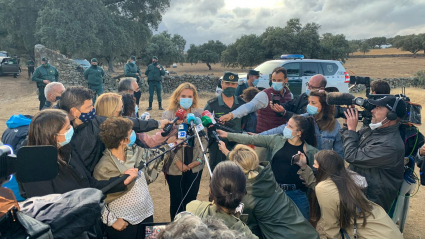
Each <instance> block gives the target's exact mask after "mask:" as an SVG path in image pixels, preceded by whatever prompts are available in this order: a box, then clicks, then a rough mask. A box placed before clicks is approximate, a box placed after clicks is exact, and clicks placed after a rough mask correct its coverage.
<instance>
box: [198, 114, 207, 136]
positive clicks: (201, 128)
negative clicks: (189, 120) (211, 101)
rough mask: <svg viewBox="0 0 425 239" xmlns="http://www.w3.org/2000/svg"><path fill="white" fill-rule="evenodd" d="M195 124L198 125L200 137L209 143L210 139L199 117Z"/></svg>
mask: <svg viewBox="0 0 425 239" xmlns="http://www.w3.org/2000/svg"><path fill="white" fill-rule="evenodd" d="M195 123H196V126H195V127H196V130H197V131H198V134H199V136H201V137H204V138H205V139H206V140H207V141H208V137H207V135H206V134H205V131H204V129H205V128H204V126H203V125H202V120H201V119H200V118H199V117H196V120H195Z"/></svg>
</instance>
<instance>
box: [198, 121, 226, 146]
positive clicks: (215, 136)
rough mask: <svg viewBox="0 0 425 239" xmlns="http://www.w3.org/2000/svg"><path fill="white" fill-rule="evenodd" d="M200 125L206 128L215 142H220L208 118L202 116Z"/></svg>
mask: <svg viewBox="0 0 425 239" xmlns="http://www.w3.org/2000/svg"><path fill="white" fill-rule="evenodd" d="M201 120H202V125H203V126H205V127H207V129H208V132H209V133H210V135H212V137H213V138H214V139H215V140H216V141H217V142H220V141H221V139H220V138H219V137H218V134H217V132H216V129H215V126H214V124H213V123H212V121H211V119H210V118H209V117H208V116H206V115H205V116H202V119H201Z"/></svg>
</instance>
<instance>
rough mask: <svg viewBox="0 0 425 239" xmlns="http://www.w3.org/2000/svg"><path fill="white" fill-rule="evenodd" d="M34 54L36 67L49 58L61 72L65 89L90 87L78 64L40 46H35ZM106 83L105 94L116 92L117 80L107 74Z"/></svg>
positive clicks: (60, 77) (60, 79)
mask: <svg viewBox="0 0 425 239" xmlns="http://www.w3.org/2000/svg"><path fill="white" fill-rule="evenodd" d="M34 53H35V59H36V60H35V61H36V62H35V64H36V66H39V65H41V58H43V57H47V58H49V63H50V64H51V65H52V66H54V67H56V69H57V70H58V72H59V82H61V83H62V84H64V86H65V87H67V86H74V85H81V86H84V87H87V86H88V85H87V81H86V80H85V79H84V76H83V72H84V70H83V69H81V68H80V69H78V68H79V66H78V64H77V63H75V62H74V61H72V60H70V59H68V58H67V57H66V56H64V55H62V54H60V53H59V52H56V51H53V50H51V49H48V48H46V47H45V46H43V45H40V44H38V45H35V47H34ZM105 73H106V72H105ZM104 82H105V83H104V91H105V92H110V91H116V89H117V86H116V80H115V79H114V78H112V77H111V76H109V75H108V74H107V73H106V74H105V77H104Z"/></svg>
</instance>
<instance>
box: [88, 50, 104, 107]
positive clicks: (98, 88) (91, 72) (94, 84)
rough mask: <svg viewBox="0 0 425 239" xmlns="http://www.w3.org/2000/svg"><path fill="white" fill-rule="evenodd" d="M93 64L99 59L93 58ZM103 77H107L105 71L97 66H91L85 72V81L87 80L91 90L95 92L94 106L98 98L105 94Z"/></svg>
mask: <svg viewBox="0 0 425 239" xmlns="http://www.w3.org/2000/svg"><path fill="white" fill-rule="evenodd" d="M91 62H97V59H96V58H93V59H92V60H91ZM103 76H105V71H103V69H102V67H100V66H97V65H91V66H90V67H89V68H87V69H86V70H85V71H84V79H86V80H87V82H88V86H89V89H90V90H92V91H93V92H94V97H93V104H94V103H95V102H96V99H97V96H99V95H101V94H103Z"/></svg>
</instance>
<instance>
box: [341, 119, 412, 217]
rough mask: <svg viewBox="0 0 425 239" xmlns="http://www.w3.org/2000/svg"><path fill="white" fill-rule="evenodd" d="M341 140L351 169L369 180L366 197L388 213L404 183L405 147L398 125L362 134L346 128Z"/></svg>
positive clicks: (342, 132)
mask: <svg viewBox="0 0 425 239" xmlns="http://www.w3.org/2000/svg"><path fill="white" fill-rule="evenodd" d="M341 137H342V142H343V146H344V147H343V148H344V156H345V160H346V161H347V162H348V163H350V167H349V168H350V169H351V170H352V171H354V172H356V173H358V174H360V175H361V176H363V177H365V178H366V180H367V183H368V185H369V186H368V189H367V193H366V196H367V198H368V199H369V200H371V201H372V202H374V203H376V204H378V205H380V206H381V207H382V208H384V209H385V211H386V212H388V211H389V210H390V209H391V205H392V204H393V201H394V200H395V199H396V198H397V196H398V193H397V192H398V190H399V189H400V187H401V184H402V183H403V174H404V144H403V140H402V139H401V137H400V132H399V124H396V125H393V126H389V127H386V128H379V129H376V130H372V131H371V130H370V129H369V128H366V130H363V131H361V132H360V133H358V132H355V131H351V130H348V129H347V128H346V127H344V128H343V129H342V130H341Z"/></svg>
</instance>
